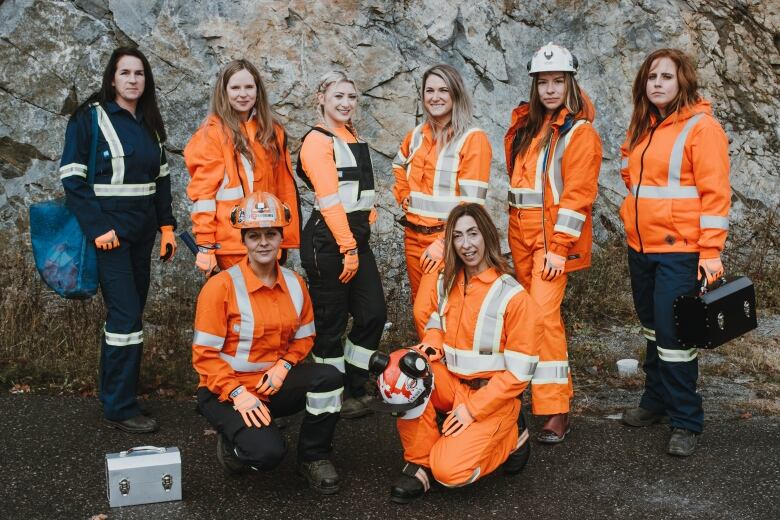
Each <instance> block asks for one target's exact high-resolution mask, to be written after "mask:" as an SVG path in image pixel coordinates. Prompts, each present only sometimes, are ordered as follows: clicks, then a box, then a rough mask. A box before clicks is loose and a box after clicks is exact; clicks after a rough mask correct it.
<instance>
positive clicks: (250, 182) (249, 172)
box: [239, 154, 255, 190]
mask: <svg viewBox="0 0 780 520" xmlns="http://www.w3.org/2000/svg"><path fill="white" fill-rule="evenodd" d="M239 157H240V158H241V165H242V166H243V167H244V174H246V185H247V186H249V189H250V190H251V189H252V187H253V186H254V185H255V170H254V169H253V168H252V163H250V162H249V159H247V158H246V156H244V154H239Z"/></svg>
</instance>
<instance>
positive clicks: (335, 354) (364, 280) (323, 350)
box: [301, 212, 387, 397]
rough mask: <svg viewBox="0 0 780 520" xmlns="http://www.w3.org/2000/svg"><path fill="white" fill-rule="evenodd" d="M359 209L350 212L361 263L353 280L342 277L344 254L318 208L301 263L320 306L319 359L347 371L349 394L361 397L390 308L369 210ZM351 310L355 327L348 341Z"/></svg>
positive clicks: (316, 345)
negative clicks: (360, 212) (374, 247)
mask: <svg viewBox="0 0 780 520" xmlns="http://www.w3.org/2000/svg"><path fill="white" fill-rule="evenodd" d="M353 215H355V214H354V213H350V214H349V215H348V217H349V219H350V229H352V230H353V234H354V235H355V238H356V240H357V241H358V261H359V265H358V271H357V273H356V274H355V277H354V278H352V280H350V281H349V283H346V284H344V283H341V281H339V275H341V272H342V270H343V269H344V255H342V254H340V253H339V252H338V245H337V244H336V241H335V239H334V238H333V235H332V234H331V233H330V230H329V229H328V228H327V226H326V225H325V222H324V221H323V220H322V218H321V217H320V216H319V213H318V212H316V213H315V214H312V217H311V218H310V219H309V221H308V222H307V223H306V227H305V228H304V230H303V234H302V237H301V264H302V265H303V268H304V269H305V270H306V277H307V278H308V282H309V293H310V294H311V299H312V305H313V306H314V325H315V327H316V329H317V336H316V337H315V338H314V347H313V349H312V353H313V354H314V358H315V361H317V362H318V363H325V364H329V365H333V366H335V367H336V368H338V369H339V370H340V371H341V372H342V373H344V388H345V390H346V391H347V393H348V395H349V396H352V397H361V396H363V395H365V393H366V390H365V384H366V382H367V381H368V360H369V358H370V357H371V354H372V353H373V352H374V351H376V349H377V347H378V346H379V340H380V339H381V338H382V332H383V331H384V326H385V321H387V309H386V307H385V295H384V292H383V290H382V280H381V279H380V277H379V270H378V269H377V266H376V259H375V258H374V253H373V252H372V251H371V248H370V247H369V246H368V236H369V234H370V232H369V231H368V222H367V220H366V218H367V216H360V217H358V216H353ZM361 217H362V220H361V221H358V218H361ZM363 220H365V222H363ZM350 315H352V329H351V330H350V331H349V334H348V335H347V338H346V341H345V342H342V337H343V336H344V333H345V332H346V329H347V321H348V318H349V316H350Z"/></svg>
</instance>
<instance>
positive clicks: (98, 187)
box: [92, 182, 157, 197]
mask: <svg viewBox="0 0 780 520" xmlns="http://www.w3.org/2000/svg"><path fill="white" fill-rule="evenodd" d="M92 189H93V190H94V191H95V195H96V196H97V197H144V196H147V195H154V194H155V192H157V185H156V184H155V183H153V182H150V183H148V184H93V185H92Z"/></svg>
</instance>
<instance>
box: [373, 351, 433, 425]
mask: <svg viewBox="0 0 780 520" xmlns="http://www.w3.org/2000/svg"><path fill="white" fill-rule="evenodd" d="M368 370H369V372H370V373H372V374H374V375H377V380H376V384H377V388H378V389H379V395H380V397H381V398H382V401H383V402H382V403H372V405H371V407H372V409H374V410H376V411H380V412H389V413H391V414H393V415H395V416H397V417H400V418H402V419H416V418H417V417H419V416H421V415H422V414H423V412H424V411H425V407H426V405H427V404H428V400H429V399H430V396H431V391H432V390H433V373H432V372H431V368H430V365H429V364H428V362H427V361H426V360H425V358H424V357H422V355H420V353H418V352H417V351H415V350H412V349H406V348H402V349H398V350H396V351H394V352H392V353H391V354H390V355H387V354H385V353H384V352H381V351H377V352H374V353H373V354H371V358H370V359H369V360H368Z"/></svg>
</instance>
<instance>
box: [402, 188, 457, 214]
mask: <svg viewBox="0 0 780 520" xmlns="http://www.w3.org/2000/svg"><path fill="white" fill-rule="evenodd" d="M458 204H460V198H459V197H456V196H451V197H439V196H434V195H428V194H426V193H422V192H419V191H413V192H411V193H410V194H409V208H408V209H407V211H408V212H409V213H414V214H416V215H420V216H423V217H431V218H438V219H441V220H447V217H448V216H449V214H450V211H452V208H454V207H455V206H457V205H458Z"/></svg>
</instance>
